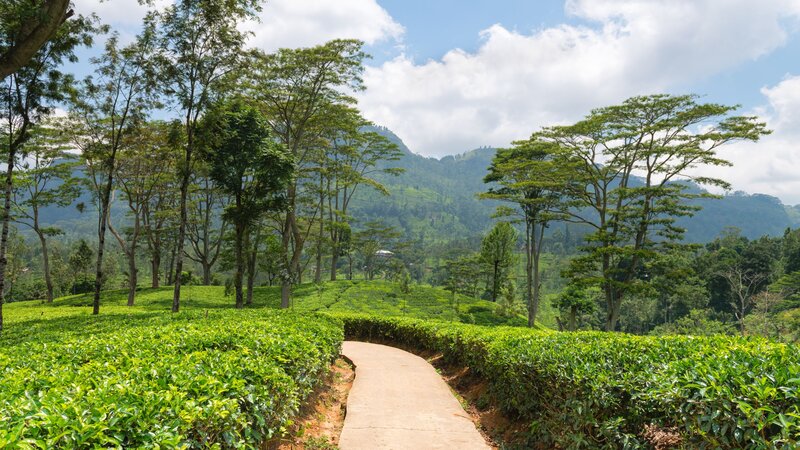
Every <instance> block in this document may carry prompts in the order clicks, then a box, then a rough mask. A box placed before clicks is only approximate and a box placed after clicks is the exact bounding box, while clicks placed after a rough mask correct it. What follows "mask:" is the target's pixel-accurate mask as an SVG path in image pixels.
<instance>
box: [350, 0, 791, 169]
mask: <svg viewBox="0 0 800 450" xmlns="http://www.w3.org/2000/svg"><path fill="white" fill-rule="evenodd" d="M798 3H799V2H797V1H796V0H765V1H759V2H753V1H751V0H661V1H656V0H647V1H645V0H639V1H637V0H631V1H623V0H569V1H567V3H566V10H567V12H568V13H569V14H571V15H572V16H574V17H575V18H577V19H578V20H579V21H580V20H582V21H585V22H586V23H587V25H560V26H556V27H550V28H545V29H541V30H537V31H533V32H531V33H528V34H524V33H519V32H515V31H510V30H508V29H506V28H505V27H503V26H502V25H499V24H498V25H494V26H492V27H490V28H488V29H487V30H484V31H483V32H482V33H481V36H482V37H483V43H482V45H481V46H480V48H479V49H478V50H477V51H476V52H475V53H467V52H464V51H462V50H459V49H455V50H452V51H450V52H448V53H447V54H446V55H444V57H442V59H441V60H437V61H433V60H429V61H426V62H423V63H418V62H416V61H413V60H412V59H410V58H409V57H407V56H404V55H401V56H399V57H397V58H395V59H393V60H391V61H388V62H386V63H384V64H383V65H381V66H379V67H370V68H368V69H367V71H366V73H365V81H366V83H367V87H368V89H367V91H365V92H364V93H362V94H361V95H360V98H359V99H360V105H361V108H362V110H363V111H364V113H365V115H366V116H367V117H368V118H369V119H371V120H373V121H375V122H376V123H378V124H381V125H385V126H388V127H389V128H390V129H392V130H393V131H395V132H396V133H397V134H398V135H399V136H400V137H401V138H403V139H404V141H405V142H406V144H408V145H409V147H410V148H411V149H412V150H414V151H417V152H420V153H422V154H425V155H434V156H441V155H446V154H453V153H459V152H463V151H465V150H468V149H471V148H475V147H478V146H480V145H496V146H502V145H507V144H508V143H509V142H510V141H511V140H514V139H519V138H524V137H526V136H527V135H529V134H530V133H531V132H532V131H534V130H535V129H537V128H538V127H540V126H542V125H549V124H555V123H561V122H565V121H572V120H576V119H578V118H580V117H581V116H583V115H584V114H585V113H587V112H588V111H589V110H590V109H591V108H593V107H597V106H603V105H606V104H612V103H617V102H620V101H622V100H623V99H625V98H627V97H629V96H632V95H638V94H650V93H656V92H664V91H669V90H670V89H672V88H675V87H680V86H682V85H684V84H687V83H691V82H693V81H697V80H700V79H702V78H704V77H709V76H711V75H713V74H716V73H718V72H720V71H722V70H724V69H729V68H731V67H735V66H737V65H739V64H742V63H745V62H748V61H752V60H754V59H756V58H758V57H759V56H762V55H764V54H766V53H768V52H770V51H772V50H774V49H775V48H777V47H779V46H781V45H782V44H783V43H784V42H785V41H786V39H787V31H786V29H785V21H786V19H787V18H791V19H792V20H795V19H796V18H797V16H798V11H800V6H798Z"/></svg>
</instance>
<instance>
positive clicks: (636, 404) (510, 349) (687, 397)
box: [340, 315, 800, 448]
mask: <svg viewBox="0 0 800 450" xmlns="http://www.w3.org/2000/svg"><path fill="white" fill-rule="evenodd" d="M340 318H342V319H343V320H344V323H345V335H346V336H348V337H349V338H360V339H367V340H373V339H377V340H388V341H393V342H397V343H400V344H404V345H409V346H413V347H417V348H420V349H426V350H434V351H439V352H442V353H443V356H444V358H445V359H446V360H448V361H451V362H455V363H458V364H461V365H464V366H468V367H470V368H471V369H472V370H474V371H475V372H476V373H477V374H478V375H480V376H481V377H483V378H484V379H486V380H487V381H488V382H489V386H490V394H491V395H492V397H493V398H494V400H495V401H496V403H497V404H498V405H499V406H500V407H501V408H502V409H503V410H504V411H505V412H506V413H507V414H509V415H511V416H514V417H519V418H521V419H522V420H524V421H526V422H527V423H528V424H529V426H528V429H527V431H526V432H525V436H522V438H524V439H527V442H525V445H526V446H527V447H531V448H552V447H562V448H620V447H627V448H640V447H641V448H646V447H647V443H646V442H645V439H644V436H645V432H646V430H647V429H648V428H650V429H652V427H653V426H656V427H659V428H662V429H671V428H672V427H676V428H677V430H679V431H680V432H681V434H682V435H683V440H684V444H685V445H687V446H688V447H689V448H775V447H778V448H781V447H783V448H795V447H794V446H796V445H798V444H800V406H799V405H800V377H798V375H797V374H798V373H800V352H798V348H797V347H796V346H790V345H785V344H778V343H773V342H770V341H767V340H764V339H756V338H737V337H731V336H709V337H689V336H672V337H663V338H657V337H638V336H630V335H625V334H619V333H613V334H609V333H601V332H580V333H555V332H545V331H536V330H528V329H520V328H511V327H496V328H487V327H481V326H472V325H466V324H455V323H444V322H425V321H420V320H414V319H403V318H382V317H374V316H360V315H358V316H357V315H346V316H340Z"/></svg>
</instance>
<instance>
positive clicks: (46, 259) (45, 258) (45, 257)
mask: <svg viewBox="0 0 800 450" xmlns="http://www.w3.org/2000/svg"><path fill="white" fill-rule="evenodd" d="M36 233H37V234H38V235H39V242H40V243H41V245H42V270H43V271H44V284H45V285H46V286H47V303H53V277H52V276H50V255H49V252H48V250H47V238H46V237H45V235H44V234H43V233H41V232H40V230H38V226H37V230H36Z"/></svg>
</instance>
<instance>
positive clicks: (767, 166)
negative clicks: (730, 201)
mask: <svg viewBox="0 0 800 450" xmlns="http://www.w3.org/2000/svg"><path fill="white" fill-rule="evenodd" d="M761 92H762V93H763V94H764V96H765V97H766V101H767V104H766V105H764V106H762V107H760V108H758V109H757V110H756V111H755V114H757V115H758V116H759V117H760V118H761V120H763V121H765V122H766V123H767V127H768V128H769V129H771V130H772V131H773V133H772V134H771V135H768V136H765V137H763V138H762V139H761V140H760V141H759V142H757V143H750V142H746V143H744V142H743V143H735V144H731V145H728V146H726V147H723V148H721V149H720V151H719V154H720V156H722V157H724V158H726V159H728V160H729V161H731V162H732V163H733V167H725V168H713V169H706V170H703V171H701V173H703V174H706V175H713V176H717V177H720V178H722V179H724V180H728V181H729V182H732V184H733V188H734V189H736V190H743V191H746V192H758V193H763V194H769V195H774V196H776V197H778V198H780V199H781V200H783V202H784V203H788V204H798V203H800V176H798V168H800V129H798V127H797V124H798V123H800V76H787V77H786V78H785V79H784V80H783V81H781V82H780V83H778V84H777V85H775V86H772V87H765V88H763V89H762V90H761Z"/></svg>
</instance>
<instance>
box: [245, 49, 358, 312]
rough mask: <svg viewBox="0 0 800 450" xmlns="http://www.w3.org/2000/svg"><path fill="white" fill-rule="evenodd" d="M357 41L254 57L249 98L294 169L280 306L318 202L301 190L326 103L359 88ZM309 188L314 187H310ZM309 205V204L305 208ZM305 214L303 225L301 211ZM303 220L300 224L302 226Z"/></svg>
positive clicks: (296, 273)
mask: <svg viewBox="0 0 800 450" xmlns="http://www.w3.org/2000/svg"><path fill="white" fill-rule="evenodd" d="M362 45H363V44H362V42H360V41H355V40H333V41H330V42H328V43H326V44H324V45H320V46H316V47H312V48H302V49H281V50H279V51H278V52H277V53H275V54H271V55H265V54H255V62H256V68H255V69H256V70H255V71H254V74H253V81H252V83H253V97H254V98H256V99H257V100H258V101H259V102H260V103H261V104H262V105H263V108H264V112H265V114H266V116H267V119H268V120H269V123H270V126H271V127H272V130H273V132H274V134H275V136H276V137H277V138H278V140H279V141H280V142H281V143H282V144H283V145H284V146H286V148H287V149H288V150H289V152H290V153H291V154H292V156H293V158H294V160H295V164H296V166H297V171H296V172H295V178H294V179H293V181H292V183H290V184H289V186H288V188H287V190H286V200H287V202H288V208H287V210H286V213H285V214H283V215H282V216H280V217H279V218H278V221H279V224H280V226H279V228H280V230H279V231H280V235H281V245H282V248H283V259H284V271H285V273H284V276H283V277H282V280H281V307H283V308H288V307H289V304H290V299H291V290H292V285H293V283H295V282H297V281H298V279H299V277H300V269H301V267H300V259H301V256H302V255H303V248H304V245H305V242H306V239H307V238H308V236H309V233H310V232H311V228H312V225H313V223H314V219H315V218H316V217H317V216H318V214H320V211H319V209H320V206H321V205H320V203H318V202H316V201H314V200H316V199H317V198H318V196H314V199H313V200H312V199H309V198H308V196H307V195H306V193H304V192H303V190H304V189H305V187H306V182H307V181H308V178H311V179H312V180H314V181H316V180H317V179H318V177H316V176H314V175H315V173H316V172H317V171H318V170H319V169H318V167H314V166H311V164H313V162H314V158H315V157H317V156H318V152H319V148H320V138H321V136H322V134H323V132H325V131H326V130H328V129H330V127H328V126H326V121H329V120H331V117H332V116H331V115H330V114H329V112H330V110H331V105H347V104H352V103H354V102H355V100H354V99H353V98H352V97H350V96H348V95H347V94H346V93H345V92H346V91H347V90H351V91H357V90H360V89H363V83H362V80H361V72H362V71H363V70H364V68H363V60H364V58H365V57H366V54H365V53H364V52H363V51H362V50H361V47H362ZM312 186H314V187H313V188H312V189H311V190H312V191H313V189H316V188H317V185H316V184H313V185H312ZM309 203H310V204H309ZM303 212H305V213H306V219H305V221H304V220H303V218H302V215H301V214H302V213H303ZM303 222H304V223H303Z"/></svg>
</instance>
